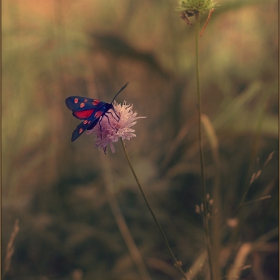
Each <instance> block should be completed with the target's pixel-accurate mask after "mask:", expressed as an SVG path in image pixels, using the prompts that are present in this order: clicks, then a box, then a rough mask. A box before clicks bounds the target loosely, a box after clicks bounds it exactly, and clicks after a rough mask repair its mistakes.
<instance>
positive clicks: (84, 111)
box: [65, 83, 128, 142]
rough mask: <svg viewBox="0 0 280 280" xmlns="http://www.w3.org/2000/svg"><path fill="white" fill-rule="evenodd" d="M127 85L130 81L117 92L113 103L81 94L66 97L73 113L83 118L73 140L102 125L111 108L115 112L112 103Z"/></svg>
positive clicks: (67, 104) (73, 135)
mask: <svg viewBox="0 0 280 280" xmlns="http://www.w3.org/2000/svg"><path fill="white" fill-rule="evenodd" d="M127 85H128V83H126V84H125V85H124V86H123V87H122V88H121V89H120V90H119V91H118V92H117V94H116V95H115V97H114V98H113V100H112V102H111V103H106V102H103V101H100V100H98V99H92V98H88V97H81V96H70V97H68V98H66V99H65V103H66V106H67V107H68V109H69V110H71V111H72V115H73V116H74V117H75V118H77V119H79V120H83V121H82V122H81V123H80V124H79V125H78V126H77V128H76V129H75V130H74V131H73V133H72V138H71V141H72V142H73V141H75V140H76V139H77V138H78V137H80V136H81V135H82V134H83V133H84V132H85V131H86V130H90V129H93V128H94V127H95V126H96V125H97V123H99V125H100V122H101V120H102V118H103V117H104V116H106V117H107V118H108V116H107V115H106V114H107V113H108V111H109V110H110V109H112V110H113V111H114V112H115V110H114V106H113V104H112V103H113V102H114V100H115V98H116V97H117V96H118V94H119V93H120V92H121V91H122V90H124V89H125V87H126V86H127ZM109 113H110V112H109ZM110 114H111V113H110ZM115 115H116V118H117V119H119V118H120V117H119V116H118V114H117V113H116V112H115ZM108 121H109V118H108ZM100 128H101V126H100Z"/></svg>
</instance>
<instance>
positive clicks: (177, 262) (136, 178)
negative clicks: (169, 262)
mask: <svg viewBox="0 0 280 280" xmlns="http://www.w3.org/2000/svg"><path fill="white" fill-rule="evenodd" d="M120 140H121V144H122V148H123V151H124V154H125V157H126V159H127V162H128V165H129V167H130V169H131V172H132V174H133V177H134V179H135V181H136V183H137V185H138V187H139V189H140V192H141V194H142V196H143V198H144V200H145V202H146V204H147V206H148V208H149V211H150V213H151V215H152V216H153V218H154V220H155V222H156V224H157V226H158V229H159V231H160V233H161V235H162V237H163V240H164V242H165V245H166V247H167V249H168V251H169V253H170V255H171V257H172V259H173V260H174V265H175V267H177V268H178V269H179V271H180V272H181V274H182V275H183V276H184V278H185V279H188V278H187V276H186V274H185V273H184V271H183V269H182V267H181V266H182V263H181V262H180V261H178V260H177V259H176V257H175V255H174V253H173V252H172V250H171V248H170V246H169V243H168V241H167V238H166V236H165V234H164V231H163V229H162V227H161V225H160V223H159V221H158V219H157V218H156V216H155V214H154V211H153V210H152V208H151V205H150V203H149V201H148V199H147V197H146V195H145V193H144V190H143V188H142V186H141V184H140V181H139V179H138V177H137V175H136V172H135V170H134V168H133V165H132V162H131V160H130V157H129V155H128V152H127V150H126V148H125V144H124V141H123V140H122V139H120Z"/></svg>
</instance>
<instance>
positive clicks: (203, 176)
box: [195, 12, 214, 280]
mask: <svg viewBox="0 0 280 280" xmlns="http://www.w3.org/2000/svg"><path fill="white" fill-rule="evenodd" d="M195 21H196V25H195V52H196V86H197V99H198V105H197V106H198V110H197V112H198V143H199V156H200V168H201V180H202V202H203V222H204V233H205V240H206V246H207V252H208V261H209V267H210V275H211V278H210V279H211V280H212V279H214V278H213V276H214V275H213V274H214V272H213V265H212V263H213V261H212V254H211V242H210V234H209V232H210V231H209V224H208V218H207V198H206V187H205V175H204V157H203V146H202V121H201V116H202V112H201V93H200V78H199V28H200V27H199V21H200V13H199V12H195Z"/></svg>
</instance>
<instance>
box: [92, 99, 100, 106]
mask: <svg viewBox="0 0 280 280" xmlns="http://www.w3.org/2000/svg"><path fill="white" fill-rule="evenodd" d="M99 103H100V100H98V99H94V100H93V101H92V102H91V104H92V105H94V106H96V105H98V104H99Z"/></svg>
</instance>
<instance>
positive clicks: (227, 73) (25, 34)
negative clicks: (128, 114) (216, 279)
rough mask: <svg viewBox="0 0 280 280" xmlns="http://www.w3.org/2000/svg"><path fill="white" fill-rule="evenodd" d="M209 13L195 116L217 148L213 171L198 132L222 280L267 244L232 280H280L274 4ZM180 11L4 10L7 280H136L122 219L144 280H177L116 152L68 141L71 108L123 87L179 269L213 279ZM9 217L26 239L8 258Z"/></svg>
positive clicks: (143, 170)
mask: <svg viewBox="0 0 280 280" xmlns="http://www.w3.org/2000/svg"><path fill="white" fill-rule="evenodd" d="M217 3H218V4H219V6H218V7H217V9H216V11H215V12H214V13H213V14H212V18H211V20H210V22H209V24H208V26H207V28H206V31H205V33H204V35H203V37H202V38H201V39H200V70H201V90H202V108H203V112H204V114H205V115H207V117H208V119H209V123H210V124H209V125H210V127H212V128H213V130H214V131H215V135H216V137H217V139H218V150H219V161H220V164H219V167H218V168H217V165H215V161H214V160H213V153H212V148H211V141H210V140H211V137H210V138H209V137H208V136H207V133H205V130H204V134H203V137H204V152H205V171H206V186H207V192H208V193H209V194H210V197H211V198H212V197H213V190H214V188H215V186H216V184H217V181H216V179H217V178H218V182H219V193H218V194H219V196H218V200H219V201H214V203H216V202H219V203H220V207H221V211H220V212H219V213H220V227H219V228H214V229H213V232H215V231H216V232H218V233H219V235H220V242H221V250H220V256H219V260H220V267H221V275H222V277H223V279H226V276H227V275H228V272H229V270H230V268H231V267H232V265H233V263H234V262H235V261H236V259H237V255H238V252H240V251H239V248H240V247H241V246H242V244H244V243H250V244H255V242H257V241H258V240H263V243H262V246H260V247H258V248H257V249H256V248H255V249H254V250H252V251H251V252H250V253H249V254H248V256H246V257H245V260H244V263H243V265H244V269H242V273H241V275H240V278H241V279H278V235H277V228H278V12H277V11H278V1H276V0H269V1H267V0H253V1H250V0H247V1H244V0H242V1H241V0H235V1H229V0H228V1H226V0H220V1H217ZM177 5H178V3H177V1H174V0H173V1H171V0H166V1H148V0H141V1H140V0H134V1H129V0H120V1H109V0H104V1H98V0H81V1H73V0H63V1H62V0H52V1H51V0H49V1H44V0H39V1H35V0H28V1H23V0H9V1H3V2H2V36H3V37H2V40H3V42H2V46H3V53H2V59H3V61H2V75H3V76H2V163H3V165H2V175H3V176H2V177H3V178H2V265H3V266H2V267H3V268H4V267H7V262H6V263H5V258H6V261H7V259H8V261H10V263H9V265H8V267H7V271H6V272H5V269H3V271H2V274H4V273H5V279H40V280H46V279H74V280H79V279H127V280H133V279H143V277H141V275H140V274H139V272H138V270H137V267H136V266H135V263H134V262H133V260H132V258H131V255H130V253H129V250H128V248H127V246H126V242H125V241H126V237H125V236H124V235H123V234H122V233H121V231H120V228H119V226H118V225H119V224H118V222H117V218H116V217H117V216H118V215H117V212H118V211H117V210H116V209H118V210H120V211H121V213H122V215H123V217H124V220H125V222H126V224H127V227H128V229H129V232H130V234H131V236H132V237H133V240H134V242H135V244H136V246H137V248H138V250H139V252H140V254H141V256H142V259H143V263H144V265H145V267H146V269H147V271H148V274H149V275H150V277H151V279H181V276H180V274H179V273H178V271H177V270H176V269H175V267H174V266H173V261H172V259H171V258H170V256H169V254H168V251H167V249H166V247H165V246H164V242H163V240H162V237H161V236H160V233H159V231H158V229H157V227H156V225H155V223H154V221H153V219H152V217H151V215H150V213H149V211H148V209H147V206H146V205H145V203H144V200H143V198H142V196H141V194H140V192H139V190H138V189H137V185H136V183H135V181H134V180H133V177H132V174H131V172H130V170H129V167H128V164H127V162H126V160H125V157H124V154H123V152H122V149H121V145H120V143H118V144H117V145H116V146H115V147H116V153H114V154H112V153H111V152H110V151H108V152H107V155H104V153H103V152H102V151H99V150H98V149H96V147H95V144H94V137H93V136H91V135H90V136H86V135H83V136H81V137H80V138H79V139H78V140H77V141H75V142H74V143H71V141H70V139H71V134H72V131H73V130H74V128H76V126H77V125H78V120H76V119H75V118H73V117H72V115H71V112H70V111H69V110H68V109H67V108H66V106H65V103H64V100H65V98H66V97H68V96H70V95H80V96H88V97H92V98H99V99H101V100H103V101H105V102H110V101H111V100H112V97H113V96H114V95H115V93H116V92H117V91H118V90H119V89H120V88H121V87H122V86H123V85H124V84H125V83H126V82H127V81H129V85H128V87H127V88H126V89H125V90H124V91H123V92H122V93H121V94H120V95H119V96H118V97H117V101H118V102H123V101H124V100H126V101H127V103H130V104H133V108H134V110H135V111H137V112H138V115H139V116H146V117H147V118H146V119H140V120H138V122H137V124H136V126H135V129H136V134H137V137H136V138H134V139H132V140H131V141H128V142H127V143H126V146H127V150H128V152H129V154H130V157H131V159H132V162H133V164H134V167H135V170H136V172H137V174H138V176H139V179H140V181H141V183H142V185H143V188H144V190H145V191H146V194H147V197H148V199H149V200H150V203H151V205H152V207H153V209H154V211H155V213H156V215H157V217H158V219H159V221H160V223H161V225H162V227H163V229H164V231H165V233H166V236H167V238H168V240H169V242H170V245H171V248H172V250H173V251H174V253H175V255H176V257H177V258H178V259H179V260H180V261H182V264H183V266H182V268H183V270H184V271H188V270H189V269H190V268H191V267H192V266H193V267H192V268H193V274H192V277H195V279H207V265H205V266H204V265H203V263H204V261H199V257H201V256H202V255H201V254H203V252H204V250H205V243H204V229H203V222H202V217H201V215H200V213H198V211H197V209H198V208H197V207H198V206H197V205H200V204H201V202H202V201H201V181H200V165H199V151H198V142H197V97H196V88H195V82H196V80H195V57H194V54H195V49H194V25H187V24H186V23H185V22H184V21H183V20H182V19H181V18H180V16H179V13H178V12H177V11H176V8H177ZM206 18H207V14H204V15H203V17H202V24H203V22H204V21H205V19H206ZM190 21H191V22H192V23H193V18H190ZM273 152H274V153H273ZM269 155H272V156H271V158H269ZM267 159H269V160H268V161H267ZM258 171H261V174H260V175H259V177H258V178H256V180H255V181H254V182H253V183H252V184H251V185H250V187H249V188H248V186H249V182H250V179H251V178H252V175H253V174H254V173H255V174H257V172H258ZM244 194H245V195H246V196H245V198H244V199H243V200H242V197H243V196H244ZM240 201H242V202H243V203H242V205H240ZM113 205H115V207H114V206H113ZM214 205H215V204H214ZM214 212H215V211H214ZM214 212H213V213H214ZM16 219H18V220H19V231H18V233H17V235H16V237H15V239H14V240H12V243H13V246H14V251H13V253H12V254H11V255H10V256H9V257H7V255H8V254H7V251H6V248H7V244H8V241H9V239H10V237H11V234H12V232H13V231H14V230H13V228H14V223H15V221H16ZM267 233H268V235H269V236H267V235H266V234H267ZM195 263H198V267H200V268H199V269H197V272H195V271H196V270H195V268H197V265H196V267H195V266H194V264H195ZM146 279H147V278H146Z"/></svg>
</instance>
